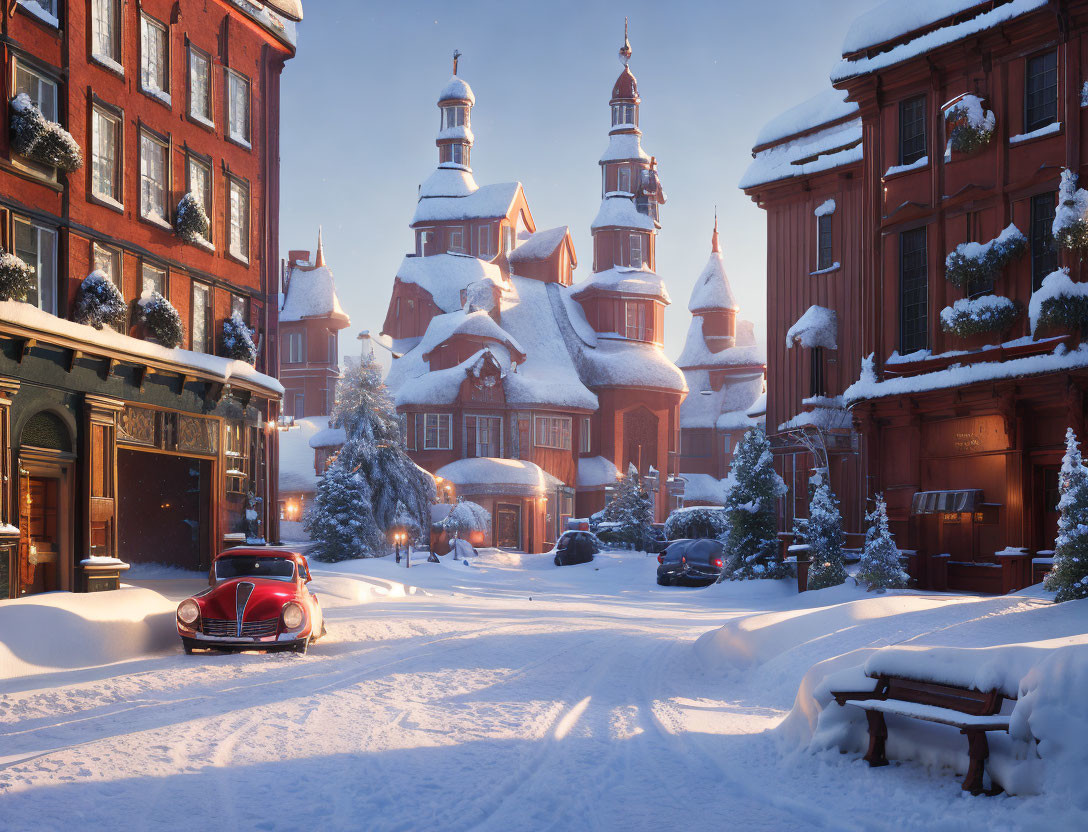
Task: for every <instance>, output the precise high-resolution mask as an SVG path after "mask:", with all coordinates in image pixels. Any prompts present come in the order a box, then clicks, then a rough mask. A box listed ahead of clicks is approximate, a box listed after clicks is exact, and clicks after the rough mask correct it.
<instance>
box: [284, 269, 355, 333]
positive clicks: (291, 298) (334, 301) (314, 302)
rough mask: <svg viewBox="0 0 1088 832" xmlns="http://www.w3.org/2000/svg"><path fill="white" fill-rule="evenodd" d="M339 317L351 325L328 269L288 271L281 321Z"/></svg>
mask: <svg viewBox="0 0 1088 832" xmlns="http://www.w3.org/2000/svg"><path fill="white" fill-rule="evenodd" d="M325 317H336V318H342V319H343V320H344V321H345V322H347V323H350V321H349V320H348V316H347V313H345V312H344V310H343V308H342V307H341V306H340V299H339V298H338V297H337V295H336V281H335V280H334V279H333V276H332V270H331V269H329V267H328V266H318V267H317V268H316V269H307V268H298V267H293V268H292V269H291V279H290V281H289V282H288V284H287V296H286V298H284V301H283V308H282V309H281V310H280V320H281V321H301V320H302V319H303V318H325Z"/></svg>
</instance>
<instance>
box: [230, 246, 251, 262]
mask: <svg viewBox="0 0 1088 832" xmlns="http://www.w3.org/2000/svg"><path fill="white" fill-rule="evenodd" d="M227 254H229V255H230V256H231V257H233V258H234V259H235V260H237V261H238V262H239V263H242V264H244V265H246V266H248V265H249V257H248V256H246V255H245V254H242V252H240V251H235V250H234V249H233V248H228V249H227Z"/></svg>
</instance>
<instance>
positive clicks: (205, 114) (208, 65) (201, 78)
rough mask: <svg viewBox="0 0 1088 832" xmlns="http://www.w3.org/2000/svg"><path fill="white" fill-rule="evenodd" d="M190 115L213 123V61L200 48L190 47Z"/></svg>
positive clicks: (198, 119)
mask: <svg viewBox="0 0 1088 832" xmlns="http://www.w3.org/2000/svg"><path fill="white" fill-rule="evenodd" d="M189 115H190V116H192V117H193V118H195V119H196V120H197V121H200V122H203V123H204V124H208V125H211V124H212V123H213V122H214V121H215V119H214V118H213V116H212V62H211V58H210V57H208V55H206V54H205V53H203V52H201V51H200V50H199V49H194V48H193V47H191V46H190V47H189Z"/></svg>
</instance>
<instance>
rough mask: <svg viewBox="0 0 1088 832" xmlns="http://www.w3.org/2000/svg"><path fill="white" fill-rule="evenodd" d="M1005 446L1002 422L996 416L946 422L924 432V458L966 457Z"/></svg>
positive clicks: (999, 417)
mask: <svg viewBox="0 0 1088 832" xmlns="http://www.w3.org/2000/svg"><path fill="white" fill-rule="evenodd" d="M1008 447H1009V443H1008V437H1006V435H1005V420H1004V419H1003V418H1002V417H1001V416H1000V415H998V414H993V415H989V416H972V417H969V418H966V419H947V420H945V421H942V422H933V423H930V424H927V425H926V426H925V427H924V429H923V443H922V454H923V456H966V455H969V454H981V453H988V452H991V451H1004V450H1007V449H1008Z"/></svg>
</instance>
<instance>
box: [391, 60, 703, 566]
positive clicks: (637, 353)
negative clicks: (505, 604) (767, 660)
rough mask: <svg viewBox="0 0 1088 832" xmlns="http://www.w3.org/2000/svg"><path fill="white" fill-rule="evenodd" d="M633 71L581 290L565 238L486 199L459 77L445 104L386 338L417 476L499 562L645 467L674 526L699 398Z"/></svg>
mask: <svg viewBox="0 0 1088 832" xmlns="http://www.w3.org/2000/svg"><path fill="white" fill-rule="evenodd" d="M620 54H621V57H622V58H623V60H624V69H623V72H622V73H621V74H620V76H619V78H618V79H617V81H616V83H615V84H614V85H613V88H612V94H611V96H610V100H609V108H610V111H611V116H612V128H611V130H610V131H609V143H608V148H607V150H606V152H605V154H604V155H603V156H602V158H601V159H600V170H601V196H602V202H601V208H600V210H599V212H598V214H597V217H596V219H595V220H594V222H593V224H592V232H593V243H594V246H593V248H594V250H593V263H592V270H593V273H592V274H591V275H590V276H589V277H588V278H587V279H586V280H583V281H580V282H577V283H573V282H572V281H573V271H574V269H575V267H576V265H577V258H576V254H575V251H574V245H573V242H572V241H571V237H570V234H569V231H568V230H567V228H566V227H565V226H560V227H558V228H552V229H549V230H540V231H538V230H537V226H536V222H535V220H534V218H533V215H532V213H531V212H530V210H529V206H528V203H527V201H526V198H525V193H524V191H523V189H522V186H521V184H520V183H518V182H511V183H504V184H498V185H484V186H479V185H477V184H476V182H475V180H474V178H473V175H472V168H471V165H470V154H471V153H472V152H473V149H474V141H475V136H474V134H473V131H472V125H471V110H472V106H473V104H474V102H475V97H474V95H473V93H472V90H471V89H470V88H469V86H468V84H467V83H465V81H464V80H463V79H462V78H461V77H460V76H459V75H457V74H456V70H457V66H456V62H455V64H454V72H455V74H454V76H453V78H451V79H450V82H449V83H448V84H447V86H446V87H445V89H444V90H443V91H442V93H441V94H440V95H439V100H438V107H439V111H440V113H441V121H440V126H439V134H438V137H437V140H436V144H437V146H438V151H439V159H438V167H437V169H436V170H435V171H434V173H432V174H431V176H430V177H429V178H428V179H427V180H426V181H425V182H424V183H423V184H422V186H421V187H420V191H419V202H418V205H417V208H416V212H415V215H414V216H413V218H412V222H411V227H412V229H413V233H414V235H415V251H414V252H412V253H411V254H409V255H408V256H407V257H405V259H404V261H403V263H402V264H401V266H400V268H399V269H398V271H397V276H396V280H395V281H394V286H393V294H392V298H391V300H390V304H389V311H388V313H387V315H386V320H385V324H384V326H383V332H384V334H387V335H389V336H391V337H392V338H393V340H394V349H395V350H396V352H398V353H402V354H403V357H402V358H397V359H395V360H394V362H393V366H392V369H391V370H390V374H389V378H388V383H389V385H390V387H391V388H393V390H394V391H395V393H396V402H397V408H398V410H399V411H400V412H401V413H403V414H404V416H405V420H406V427H405V430H406V443H407V447H408V449H409V451H410V452H411V454H412V457H413V459H415V461H416V462H417V463H418V464H419V465H421V466H423V467H424V468H426V469H427V470H429V471H431V472H432V473H434V474H435V475H436V476H437V477H439V478H441V482H440V483H439V485H440V488H442V489H443V491H444V490H445V489H444V485H445V484H449V485H450V486H451V489H450V490H451V491H452V492H454V493H456V494H457V495H459V496H463V497H466V498H468V499H471V500H473V501H476V502H479V503H480V504H482V505H483V506H484V507H485V508H486V509H487V510H488V511H489V512H490V513H491V516H492V518H493V528H492V539H491V541H489V542H490V543H491V544H493V545H496V546H504V547H510V548H516V549H522V550H525V551H530V552H537V551H541V550H542V549H543V548H545V547H547V546H549V545H550V544H551V543H552V542H553V541H554V540H556V538H557V536H558V535H559V534H560V533H561V532H562V530H563V529H564V527H565V522H566V520H567V519H568V518H570V517H572V516H574V515H576V514H577V515H580V516H585V515H588V514H590V513H592V512H594V511H597V510H599V509H600V508H602V507H603V506H604V503H605V500H606V499H607V495H608V492H609V491H610V490H611V487H612V485H613V484H614V483H615V481H616V476H617V472H618V471H619V470H625V469H626V468H627V466H628V465H632V464H633V465H634V466H635V467H636V468H638V470H639V471H640V472H641V473H642V474H643V475H647V476H650V477H651V479H650V482H651V483H653V482H657V483H659V486H660V487H659V489H658V495H657V510H658V514H659V516H663V515H664V513H665V512H666V510H667V507H666V504H667V498H666V493H665V488H664V483H665V480H666V478H667V476H668V474H670V473H675V471H676V469H675V457H676V451H677V447H676V440H677V433H678V423H677V410H678V406H679V404H680V401H681V400H682V399H683V396H684V392H685V390H686V385H685V383H684V378H683V375H682V374H681V373H680V371H679V370H678V369H677V368H676V366H675V365H673V364H672V363H671V362H669V361H668V360H667V359H666V358H665V356H664V353H663V351H662V349H661V344H662V341H663V321H664V317H663V311H664V307H665V305H666V304H667V303H669V297H668V293H667V292H666V290H665V285H664V281H663V280H662V279H661V278H660V277H659V276H658V275H657V274H656V273H655V272H654V264H655V259H656V251H655V249H656V236H657V231H658V229H659V228H660V218H659V206H660V205H661V204H662V203H664V201H665V195H664V192H663V191H662V189H661V185H660V181H659V179H658V175H657V168H656V162H655V160H653V159H652V158H651V157H650V156H649V155H648V154H647V153H646V152H645V151H643V150H642V147H641V141H640V139H641V131H640V130H639V127H638V121H639V107H640V103H641V101H640V98H639V94H638V86H637V82H636V81H635V77H634V75H633V74H632V73H631V70H630V69H629V68H628V66H627V61H628V59H629V58H630V54H631V52H630V46H629V44H626V43H625V45H624V49H623V50H621V53H620ZM655 471H656V472H661V473H660V474H658V475H656V479H655V476H654V472H655Z"/></svg>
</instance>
